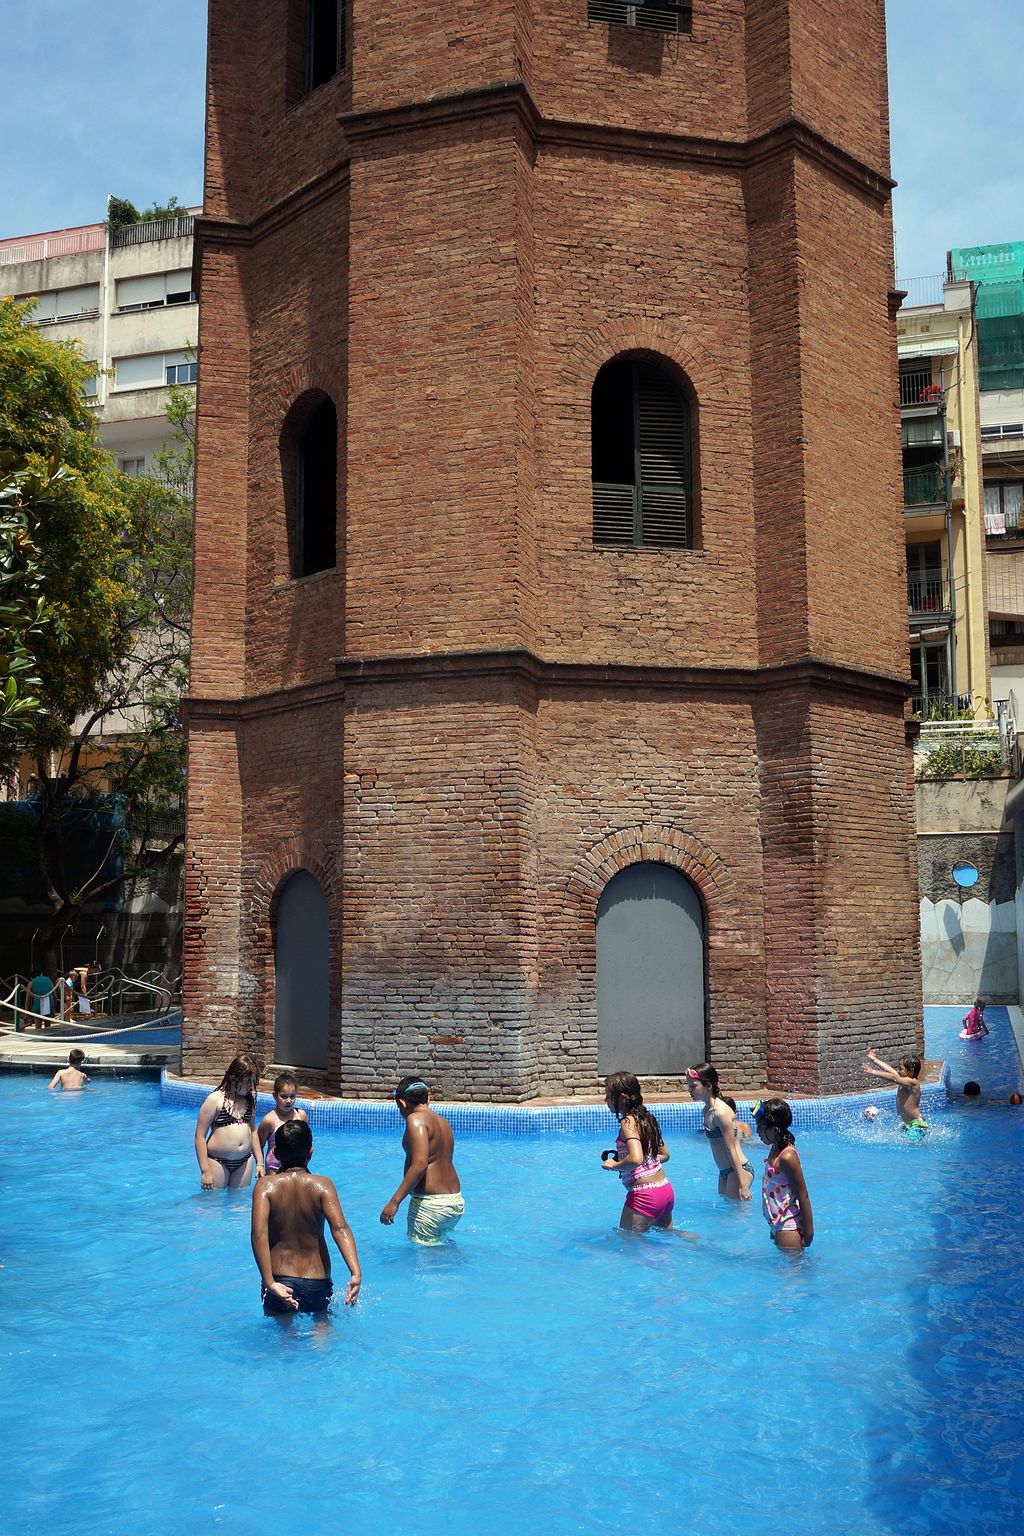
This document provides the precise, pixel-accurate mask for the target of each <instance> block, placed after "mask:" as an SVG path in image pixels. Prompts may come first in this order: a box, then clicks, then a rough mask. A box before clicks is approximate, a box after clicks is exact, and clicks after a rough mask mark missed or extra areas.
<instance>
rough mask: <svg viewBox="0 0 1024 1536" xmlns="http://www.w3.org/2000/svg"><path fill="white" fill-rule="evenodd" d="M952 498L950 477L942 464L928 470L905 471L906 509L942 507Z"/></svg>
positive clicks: (904, 499) (904, 503)
mask: <svg viewBox="0 0 1024 1536" xmlns="http://www.w3.org/2000/svg"><path fill="white" fill-rule="evenodd" d="M951 497H952V486H951V485H950V482H949V476H948V475H947V473H946V471H945V470H944V469H943V467H942V465H941V464H936V465H935V467H934V468H933V469H932V468H926V469H905V470H904V471H903V505H904V506H905V507H941V506H945V505H946V503H947V502H949V501H950V500H951Z"/></svg>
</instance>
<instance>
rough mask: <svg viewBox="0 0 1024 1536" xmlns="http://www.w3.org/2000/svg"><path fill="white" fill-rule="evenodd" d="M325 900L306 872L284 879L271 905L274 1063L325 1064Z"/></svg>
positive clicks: (294, 1065)
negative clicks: (274, 916)
mask: <svg viewBox="0 0 1024 1536" xmlns="http://www.w3.org/2000/svg"><path fill="white" fill-rule="evenodd" d="M327 967H328V938H327V899H326V897H325V896H324V893H323V890H322V889H321V887H320V882H319V881H318V880H317V879H316V878H315V877H314V876H313V875H311V874H310V873H309V871H308V870H306V869H300V870H297V871H296V873H295V874H294V875H291V876H290V877H289V879H288V883H287V884H286V885H285V887H284V890H283V891H282V892H281V898H280V901H279V902H278V907H277V943H276V946H275V949H274V1060H275V1061H276V1062H278V1063H279V1065H281V1066H288V1067H320V1068H323V1067H326V1065H327V1020H328V1007H327Z"/></svg>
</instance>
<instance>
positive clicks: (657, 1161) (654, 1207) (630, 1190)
mask: <svg viewBox="0 0 1024 1536" xmlns="http://www.w3.org/2000/svg"><path fill="white" fill-rule="evenodd" d="M615 1151H616V1153H617V1154H618V1157H619V1161H620V1162H621V1161H622V1159H623V1158H624V1157H625V1156H626V1155H627V1152H626V1140H625V1137H624V1136H623V1134H622V1132H621V1131H620V1132H619V1134H618V1135H617V1136H616V1138H615ZM656 1173H660V1174H661V1176H662V1180H663V1181H664V1182H663V1183H660V1184H638V1183H637V1180H638V1179H640V1178H644V1179H647V1178H650V1176H651V1175H652V1174H656ZM619 1178H620V1179H621V1180H622V1182H623V1184H625V1186H626V1204H627V1205H628V1207H629V1209H630V1210H631V1211H636V1213H637V1215H638V1216H646V1217H647V1219H648V1221H664V1220H665V1217H666V1216H670V1215H671V1214H672V1207H673V1206H674V1205H675V1203H676V1196H675V1191H674V1190H673V1188H672V1185H671V1184H670V1183H669V1181H668V1179H667V1178H666V1177H665V1170H664V1168H663V1167H662V1163H661V1158H660V1157H645V1158H644V1160H643V1162H642V1163H630V1164H629V1165H628V1167H626V1168H620V1169H619Z"/></svg>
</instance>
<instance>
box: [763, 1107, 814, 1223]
mask: <svg viewBox="0 0 1024 1536" xmlns="http://www.w3.org/2000/svg"><path fill="white" fill-rule="evenodd" d="M753 1114H754V1124H755V1125H756V1127H757V1134H758V1135H759V1136H760V1138H761V1140H762V1141H763V1142H764V1144H765V1146H766V1147H768V1148H769V1149H770V1150H769V1152H768V1156H767V1157H766V1158H765V1160H764V1175H763V1177H762V1180H761V1210H762V1211H763V1213H764V1219H765V1221H766V1222H767V1223H768V1226H769V1229H770V1231H771V1235H772V1241H773V1242H774V1244H775V1246H776V1248H809V1247H810V1246H811V1243H812V1242H813V1241H814V1216H813V1214H812V1212H811V1197H810V1195H808V1193H807V1185H806V1183H805V1181H804V1171H803V1169H802V1168H801V1166H800V1157H799V1155H798V1153H797V1150H796V1146H795V1144H794V1137H793V1132H792V1131H791V1130H790V1126H791V1125H792V1124H793V1111H792V1110H791V1109H790V1107H789V1105H788V1104H787V1103H786V1101H785V1099H765V1100H763V1101H762V1100H760V1099H759V1100H758V1101H757V1103H756V1104H755V1105H754V1111H753Z"/></svg>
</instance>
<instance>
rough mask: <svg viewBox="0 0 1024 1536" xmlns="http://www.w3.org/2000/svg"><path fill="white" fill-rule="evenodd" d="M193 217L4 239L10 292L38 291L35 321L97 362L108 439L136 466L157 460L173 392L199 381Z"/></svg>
mask: <svg viewBox="0 0 1024 1536" xmlns="http://www.w3.org/2000/svg"><path fill="white" fill-rule="evenodd" d="M192 227H193V216H192V213H191V212H186V213H183V214H181V215H179V216H178V217H176V218H170V219H153V220H148V221H144V222H142V223H139V224H132V225H129V226H127V227H126V228H122V229H119V230H115V231H108V229H107V226H106V225H105V224H86V225H82V226H79V227H78V228H75V229H60V230H51V231H49V232H48V233H46V234H39V235H24V236H18V237H14V238H10V239H6V240H0V296H8V295H9V296H11V297H14V298H17V299H28V298H34V299H35V300H36V308H35V312H34V316H33V318H34V321H35V323H36V325H38V326H40V327H46V329H47V330H48V332H49V333H50V334H51V335H53V336H54V337H57V338H59V339H62V340H64V339H67V340H75V341H77V342H79V343H80V345H81V348H82V352H83V354H84V355H85V356H86V357H87V358H89V359H95V361H96V374H95V377H94V379H93V381H92V383H91V385H90V399H91V400H92V401H93V403H94V405H95V408H96V412H97V415H98V417H99V423H100V435H101V437H102V439H103V442H104V445H105V446H106V448H107V449H108V450H109V452H110V453H111V454H112V455H113V456H114V458H115V459H116V460H117V462H118V464H119V465H120V467H121V468H122V469H123V470H124V472H125V473H126V474H129V475H138V474H142V473H144V472H151V471H153V470H154V468H155V461H156V456H157V454H158V453H159V452H160V449H161V446H162V445H163V443H164V442H165V440H166V439H167V437H168V427H167V416H166V407H167V391H168V386H169V385H171V384H194V383H195V378H196V361H195V358H196V351H195V349H196V341H197V337H198V331H199V312H198V305H197V303H196V295H195V292H194V290H193V287H192Z"/></svg>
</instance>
